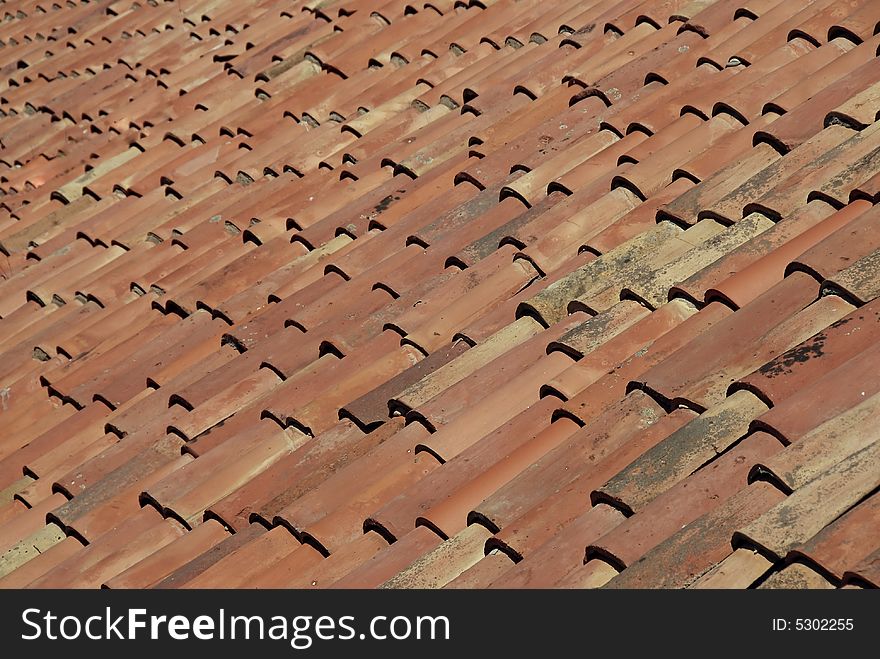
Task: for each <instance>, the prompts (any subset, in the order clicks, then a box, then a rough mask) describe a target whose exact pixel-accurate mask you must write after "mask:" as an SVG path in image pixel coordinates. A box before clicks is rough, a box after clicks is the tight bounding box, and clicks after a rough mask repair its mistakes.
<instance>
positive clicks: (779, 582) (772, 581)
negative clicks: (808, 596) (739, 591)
mask: <svg viewBox="0 0 880 659" xmlns="http://www.w3.org/2000/svg"><path fill="white" fill-rule="evenodd" d="M757 587H758V588H759V589H763V590H766V589H768V588H785V589H801V590H806V589H815V590H822V589H825V590H830V589H833V588H834V584H833V583H832V582H830V581H828V580H827V579H826V578H825V577H823V576H822V575H821V574H820V573H818V572H816V571H815V570H812V569H810V568H809V567H807V566H806V565H802V564H800V563H792V564H791V565H788V566H786V567H784V568H782V570H780V571H779V572H774V573H773V574H771V575H770V576H769V577H767V579H765V580H764V581H762V582H761V584H760V585H759V586H757Z"/></svg>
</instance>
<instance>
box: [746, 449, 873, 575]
mask: <svg viewBox="0 0 880 659" xmlns="http://www.w3.org/2000/svg"><path fill="white" fill-rule="evenodd" d="M878 455H880V442H876V441H875V442H874V443H873V444H870V445H868V446H866V447H865V448H863V449H862V450H860V451H858V452H856V453H854V454H852V455H850V456H849V457H847V458H845V459H844V460H843V461H841V462H839V463H837V464H834V465H832V466H831V467H830V468H829V469H827V470H826V471H825V472H824V473H822V474H820V475H818V476H817V477H816V478H814V479H813V480H811V481H810V482H808V483H805V484H803V485H800V486H799V487H797V488H796V489H795V491H794V492H793V493H792V494H791V495H790V496H789V497H788V498H786V499H785V500H784V501H781V502H780V503H778V504H777V505H776V506H774V507H773V508H771V509H770V510H768V511H767V512H766V513H764V514H763V515H761V517H759V518H757V519H756V520H754V521H753V522H751V523H750V524H748V525H744V526H742V527H741V528H740V529H739V530H737V531H736V533H735V534H734V536H733V540H732V542H734V543H735V544H737V545H739V546H744V547H751V548H755V549H757V550H759V551H760V552H762V553H763V554H764V555H765V556H767V557H768V558H770V559H771V560H774V561H776V560H780V559H782V558H784V557H785V556H786V555H788V553H789V552H790V551H791V550H792V549H794V548H795V547H797V546H798V545H800V544H801V543H804V542H806V541H808V540H809V539H810V538H812V537H813V536H815V535H816V534H817V533H819V532H820V531H821V530H822V529H823V528H824V527H826V526H827V525H828V524H830V523H832V522H833V521H834V520H835V519H837V518H838V517H839V516H840V515H842V514H843V513H845V512H846V511H847V510H849V509H850V508H851V507H853V506H854V505H856V504H857V503H859V502H860V501H861V500H862V499H863V498H865V497H867V496H868V495H869V494H870V493H871V492H872V491H873V490H875V489H876V487H877V485H878V473H880V471H878V469H877V466H878V464H877V463H878Z"/></svg>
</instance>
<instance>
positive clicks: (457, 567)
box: [380, 524, 491, 589]
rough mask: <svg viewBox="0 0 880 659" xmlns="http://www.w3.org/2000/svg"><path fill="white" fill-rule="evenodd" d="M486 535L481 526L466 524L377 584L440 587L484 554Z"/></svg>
mask: <svg viewBox="0 0 880 659" xmlns="http://www.w3.org/2000/svg"><path fill="white" fill-rule="evenodd" d="M489 537H491V534H490V533H489V531H488V530H487V529H485V528H483V527H482V526H480V525H478V524H474V525H472V526H468V527H466V528H465V529H463V530H462V531H460V532H459V533H456V534H455V535H454V536H452V537H451V538H449V539H448V540H445V541H444V542H443V543H442V544H440V545H439V546H438V547H437V548H436V549H434V550H433V551H431V552H428V553H427V554H425V555H424V556H423V557H420V558H419V559H417V560H416V561H415V562H413V563H412V564H411V565H410V566H408V567H407V568H405V569H404V570H401V571H400V572H399V573H397V574H396V575H395V576H394V577H392V578H391V579H389V580H388V581H386V582H385V583H383V584H382V585H381V586H380V587H381V588H432V589H434V588H443V587H444V586H446V585H447V584H448V583H449V582H450V581H452V580H453V579H456V578H457V577H458V576H459V575H461V574H462V573H463V572H465V571H466V570H467V569H469V568H470V567H472V566H473V565H475V564H476V563H477V562H478V561H480V560H481V559H482V558H483V557H484V553H483V547H484V545H485V542H486V540H487V539H488V538H489Z"/></svg>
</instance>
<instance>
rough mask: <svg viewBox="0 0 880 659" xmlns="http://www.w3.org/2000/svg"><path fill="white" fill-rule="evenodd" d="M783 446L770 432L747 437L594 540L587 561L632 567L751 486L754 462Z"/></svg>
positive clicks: (619, 567)
mask: <svg viewBox="0 0 880 659" xmlns="http://www.w3.org/2000/svg"><path fill="white" fill-rule="evenodd" d="M781 449H782V445H781V444H780V443H779V442H778V441H777V440H776V439H775V438H773V437H771V436H769V435H766V434H763V433H756V434H752V435H749V436H748V437H746V438H745V439H744V440H743V441H742V442H740V443H738V444H737V445H736V446H734V447H733V448H731V449H730V450H729V451H726V452H724V453H722V454H721V455H720V456H719V457H717V458H716V459H714V460H713V461H711V462H710V463H709V464H707V465H705V466H703V467H701V468H700V469H698V470H697V471H695V472H694V473H693V474H692V475H690V476H689V477H688V478H686V479H685V480H683V481H681V482H680V483H678V484H677V485H675V486H674V487H672V488H670V489H668V490H667V491H666V492H664V493H663V494H661V495H660V496H658V497H657V498H656V499H654V500H653V501H651V503H649V504H648V505H646V506H645V507H644V508H643V509H642V510H640V511H639V512H638V513H636V514H635V515H633V516H632V517H628V518H627V520H626V521H625V522H623V523H621V524H619V525H618V526H617V527H615V528H614V530H612V531H610V532H609V533H607V534H605V535H604V536H602V538H600V539H598V540H596V541H595V542H593V543H592V544H591V545H590V546H589V547H587V549H586V560H587V561H588V562H589V561H590V560H603V561H605V562H607V563H609V564H610V565H612V566H613V567H616V568H617V569H618V570H621V569H623V568H625V567H626V566H628V565H632V564H633V563H635V562H636V561H637V560H638V559H639V558H641V557H642V556H643V555H644V554H645V553H647V552H648V551H650V550H651V549H653V548H654V547H656V546H657V545H658V544H659V543H660V542H662V541H663V540H665V539H666V538H667V537H669V536H670V535H672V534H673V533H675V532H676V531H678V530H679V529H681V528H682V527H683V526H685V525H686V524H688V523H689V522H691V521H693V520H695V519H696V518H697V517H700V516H701V515H704V514H705V513H707V512H709V511H710V510H712V509H714V508H716V507H717V506H719V505H721V504H722V503H724V501H726V500H727V499H728V498H729V497H731V496H733V495H734V494H735V493H737V492H739V491H740V490H741V489H743V488H744V487H747V485H746V483H747V477H748V472H749V470H750V469H751V467H752V465H754V464H755V462H756V461H758V460H761V459H763V458H765V457H767V456H771V455H773V454H775V453H777V452H778V451H780V450H781Z"/></svg>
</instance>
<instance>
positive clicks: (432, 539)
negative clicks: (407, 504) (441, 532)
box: [330, 526, 443, 588]
mask: <svg viewBox="0 0 880 659" xmlns="http://www.w3.org/2000/svg"><path fill="white" fill-rule="evenodd" d="M442 542H443V539H442V538H441V537H440V536H438V535H437V534H436V533H434V532H433V531H430V530H428V529H427V528H426V527H424V526H419V527H416V528H415V529H413V530H412V531H410V532H409V533H407V534H406V535H405V536H404V537H403V538H401V539H400V540H398V541H397V542H395V543H394V544H393V545H389V546H388V547H386V548H385V549H383V550H382V551H380V552H379V553H377V554H374V555H373V556H371V557H370V558H369V560H367V561H365V562H364V563H363V564H361V565H360V566H358V567H357V568H356V569H354V570H352V571H351V572H349V573H348V574H347V575H345V576H344V577H342V578H341V579H339V580H338V581H336V582H334V583H333V585H332V586H330V587H331V588H378V587H379V586H381V585H382V584H383V583H385V582H386V581H388V580H389V579H390V578H392V577H393V576H394V575H396V574H399V573H400V572H401V571H402V570H403V569H405V568H407V567H408V566H410V565H411V564H412V563H413V561H415V560H417V559H418V558H419V557H420V556H424V555H425V554H427V553H428V552H430V551H431V550H433V549H436V548H437V547H438V546H439V545H440V544H441V543H442Z"/></svg>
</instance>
